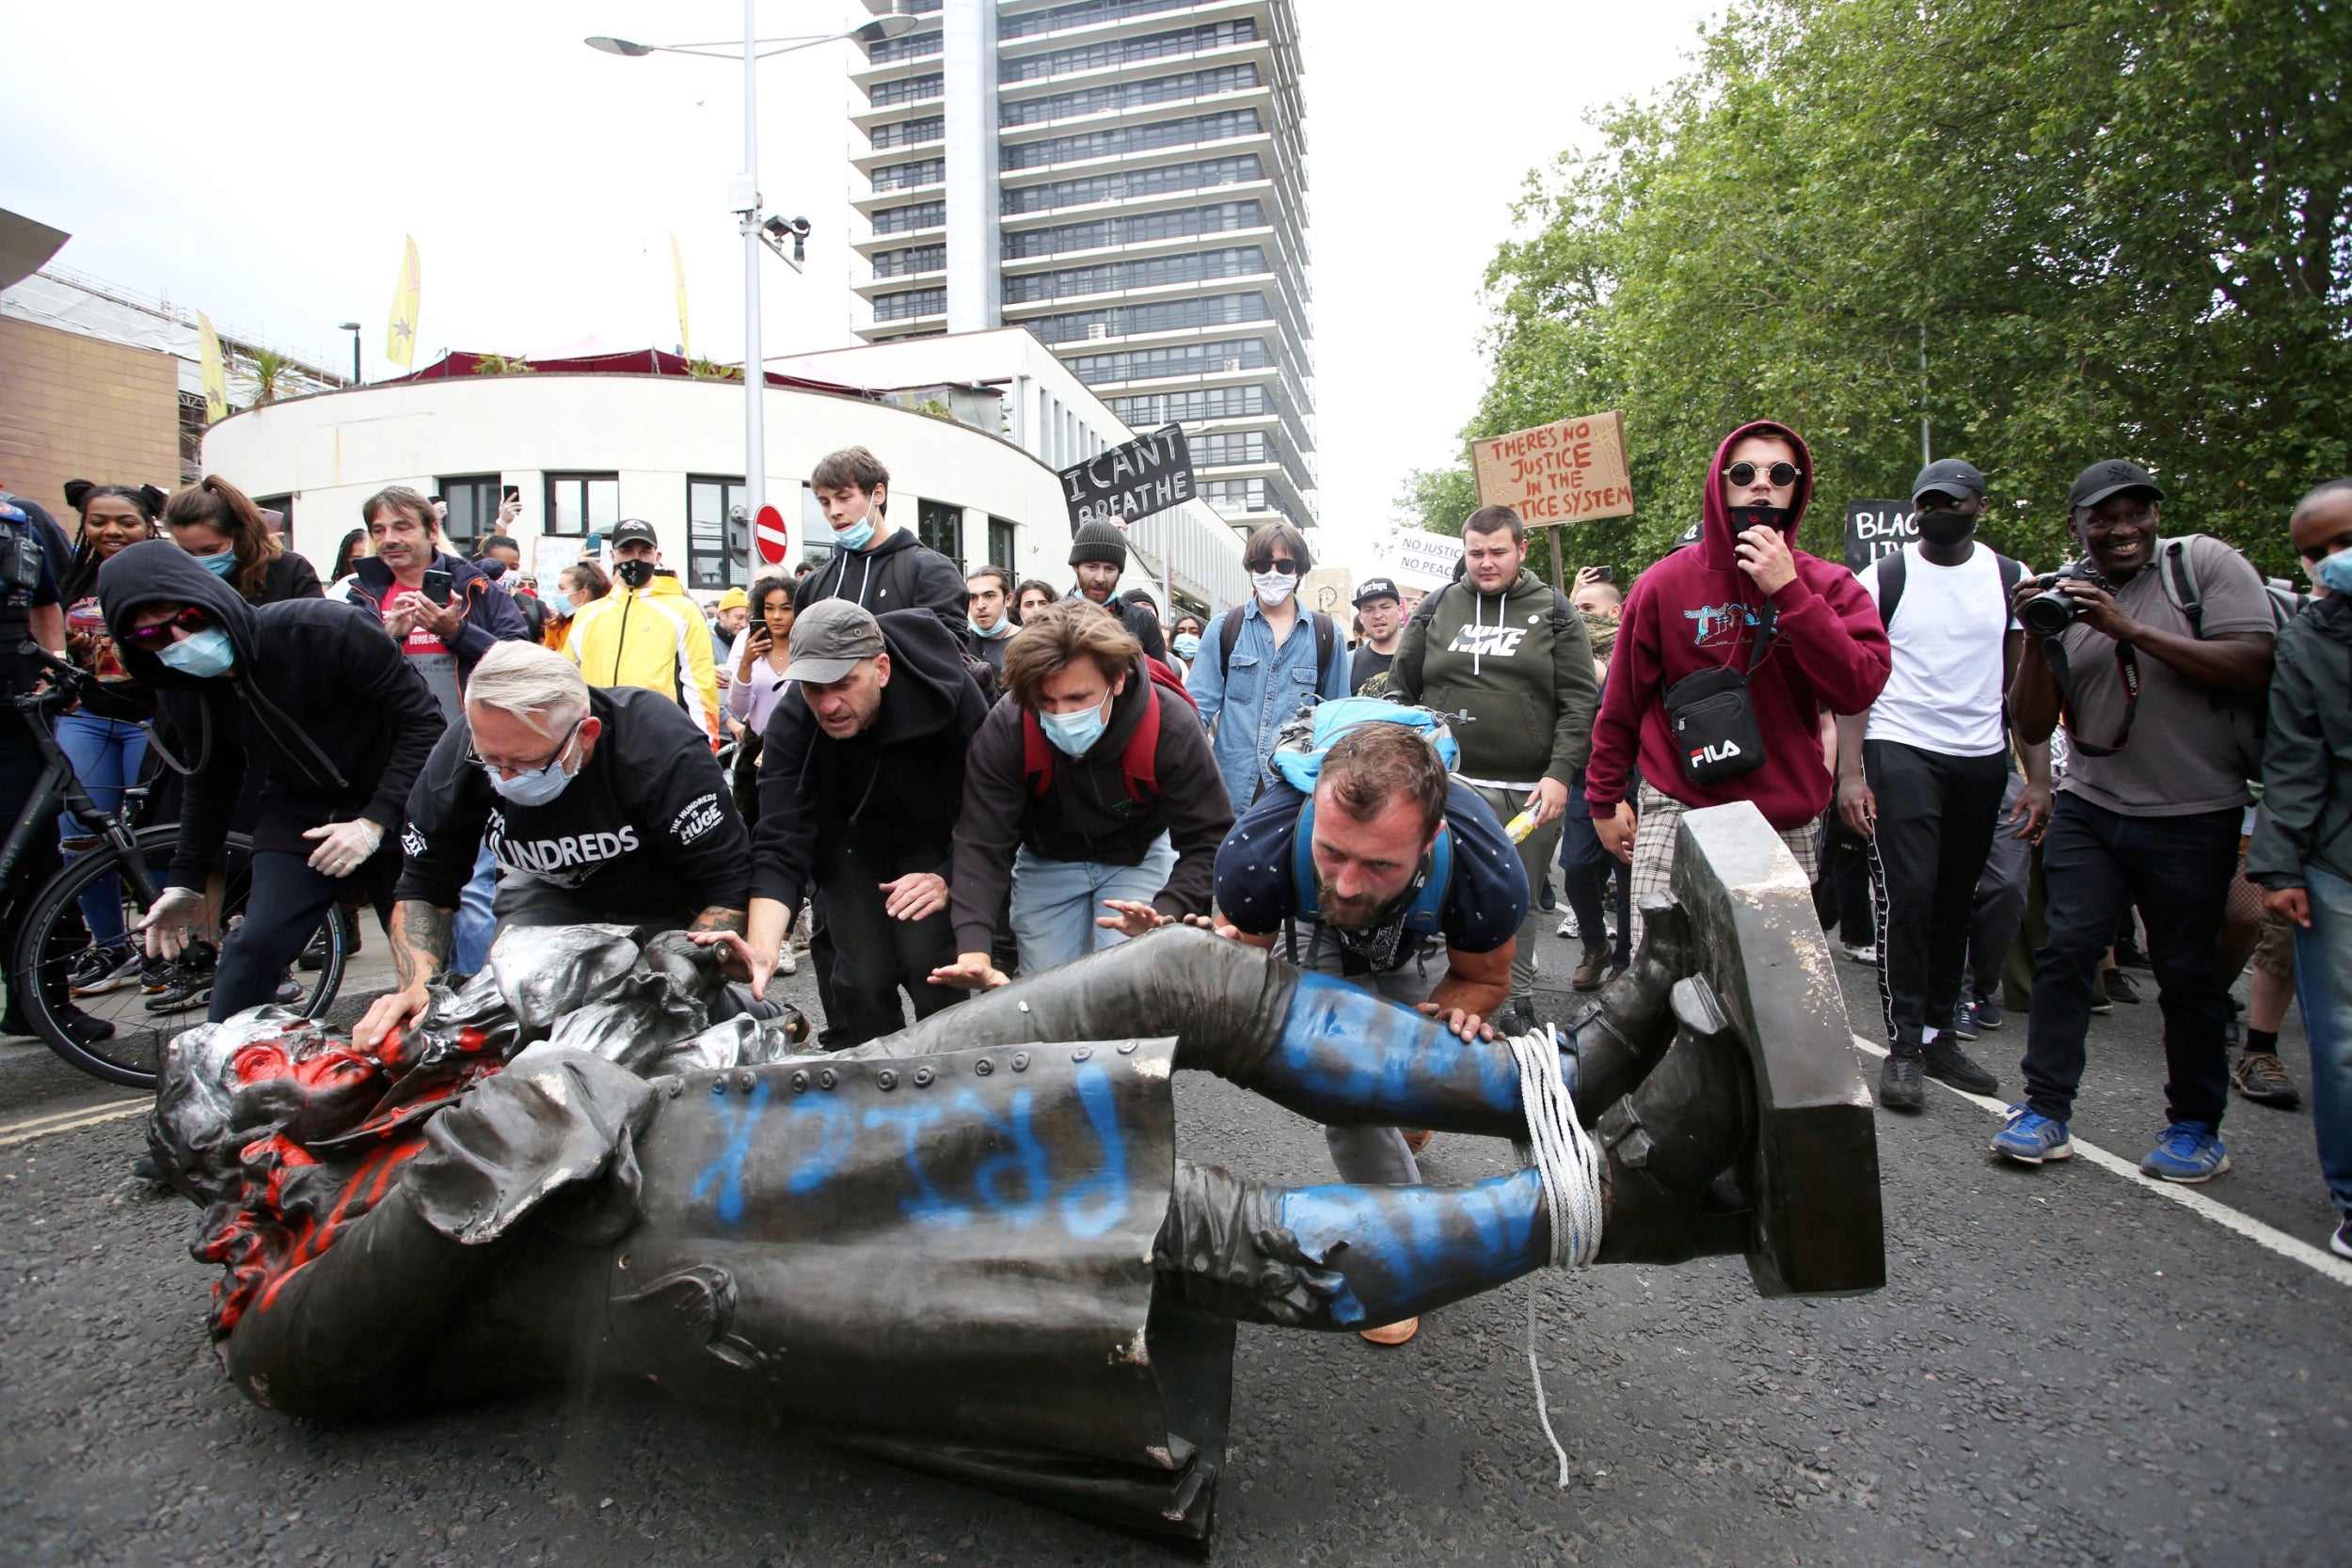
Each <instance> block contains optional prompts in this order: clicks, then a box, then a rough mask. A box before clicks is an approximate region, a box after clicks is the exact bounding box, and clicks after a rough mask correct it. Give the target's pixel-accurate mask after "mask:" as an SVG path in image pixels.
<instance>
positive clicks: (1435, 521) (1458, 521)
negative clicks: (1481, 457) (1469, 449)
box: [1390, 462, 1478, 538]
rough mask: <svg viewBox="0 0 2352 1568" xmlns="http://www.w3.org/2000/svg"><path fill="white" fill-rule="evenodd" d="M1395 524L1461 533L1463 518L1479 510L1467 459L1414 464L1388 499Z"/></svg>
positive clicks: (1476, 490) (1440, 531) (1404, 526)
mask: <svg viewBox="0 0 2352 1568" xmlns="http://www.w3.org/2000/svg"><path fill="white" fill-rule="evenodd" d="M1390 506H1391V509H1392V511H1393V515H1394V518H1395V522H1396V526H1397V527H1399V528H1417V529H1422V530H1424V531H1427V532H1430V533H1451V534H1453V535H1454V536H1455V537H1457V538H1458V537H1460V535H1461V532H1462V519H1463V518H1465V517H1467V516H1469V515H1470V514H1471V513H1473V512H1475V511H1477V510H1478V481H1477V479H1476V478H1475V477H1474V476H1472V474H1471V473H1470V465H1469V464H1468V463H1467V462H1463V463H1456V464H1454V466H1453V467H1446V468H1415V469H1414V470H1412V472H1410V473H1408V474H1406V476H1405V484H1404V487H1403V488H1402V489H1400V490H1398V491H1397V493H1396V499H1395V500H1393V501H1391V502H1390Z"/></svg>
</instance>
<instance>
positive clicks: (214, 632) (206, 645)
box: [155, 626, 237, 680]
mask: <svg viewBox="0 0 2352 1568" xmlns="http://www.w3.org/2000/svg"><path fill="white" fill-rule="evenodd" d="M155 657H157V658H160V659H162V660H163V661H164V667H165V668H166V669H167V670H177V671H179V672H180V673H182V674H183V675H194V676H196V677H197V678H198V679H199V680H210V679H211V678H212V677H213V676H215V675H225V674H227V673H229V671H230V666H232V665H234V664H235V663H236V662H237V650H236V647H235V645H234V644H232V643H231V642H230V641H229V634H228V633H227V632H225V631H223V630H221V629H220V628H219V627H218V626H206V627H205V628H204V629H203V630H202V631H199V632H198V633H197V634H196V635H195V636H193V637H185V638H182V639H181V640H180V641H177V642H174V643H173V644H172V645H171V646H170V647H168V648H164V649H160V650H158V651H157V653H156V655H155Z"/></svg>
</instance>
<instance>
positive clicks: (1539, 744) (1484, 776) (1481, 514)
mask: <svg viewBox="0 0 2352 1568" xmlns="http://www.w3.org/2000/svg"><path fill="white" fill-rule="evenodd" d="M1526 562H1527V525H1526V524H1525V523H1523V522H1521V521H1520V520H1519V515H1518V513H1516V512H1514V511H1512V510H1511V509H1510V508H1509V507H1507V506H1485V507H1481V508H1479V509H1478V510H1477V511H1476V512H1473V513H1471V514H1470V518H1469V520H1468V521H1466V522H1464V523H1463V525H1462V576H1461V578H1460V579H1459V580H1458V581H1455V582H1452V583H1449V584H1447V585H1446V586H1445V587H1443V588H1441V589H1439V590H1438V592H1436V593H1435V594H1430V595H1429V596H1428V597H1427V598H1425V599H1423V600H1422V602H1421V604H1420V606H1419V608H1417V609H1416V610H1414V611H1413V618H1412V620H1411V621H1410V622H1409V623H1407V625H1406V627H1405V637H1404V641H1401V642H1400V643H1398V645H1397V650H1396V665H1395V668H1394V670H1393V672H1392V673H1391V676H1390V681H1391V688H1392V689H1395V690H1397V691H1401V692H1403V693H1404V695H1405V700H1406V702H1410V703H1421V704H1424V705H1427V706H1429V707H1433V708H1437V709H1439V710H1441V711H1443V712H1447V713H1460V714H1466V715H1467V716H1468V720H1467V721H1466V722H1465V721H1457V722H1456V723H1455V724H1454V741H1455V743H1456V744H1458V745H1459V746H1460V747H1461V749H1462V760H1461V777H1462V779H1463V781H1464V782H1465V783H1467V784H1470V787H1471V788H1473V789H1475V790H1477V791H1478V794H1479V796H1480V798H1481V799H1483V800H1485V801H1486V804H1487V805H1488V806H1489V807H1491V808H1493V811H1494V814H1495V816H1497V817H1498V818H1499V819H1500V820H1502V822H1504V823H1506V824H1507V823H1508V822H1509V821H1510V820H1511V819H1512V818H1513V817H1514V816H1518V814H1519V813H1520V812H1522V811H1526V812H1530V813H1532V814H1533V815H1534V818H1535V828H1534V832H1531V833H1529V834H1528V835H1527V836H1526V837H1525V838H1523V839H1521V840H1520V841H1519V861H1520V863H1521V865H1523V866H1524V867H1525V869H1526V872H1527V891H1528V897H1527V918H1526V919H1525V920H1524V921H1522V922H1521V923H1520V926H1519V940H1518V950H1517V951H1516V952H1515V953H1513V955H1512V957H1511V1002H1512V1004H1513V1006H1514V1008H1515V1010H1518V1011H1519V1012H1520V1013H1521V1014H1522V1015H1523V1016H1522V1017H1521V1018H1519V1019H1518V1021H1517V1022H1516V1024H1515V1025H1514V1026H1515V1027H1517V1028H1528V1027H1532V1026H1533V1025H1534V1022H1535V1020H1534V1011H1533V1008H1534V995H1533V990H1534V984H1535V952H1536V946H1537V943H1536V940H1535V939H1536V936H1537V934H1538V931H1539V928H1540V927H1541V926H1542V925H1543V921H1544V913H1543V910H1542V907H1541V906H1542V902H1543V900H1542V897H1541V893H1542V889H1543V885H1544V878H1545V876H1546V875H1547V874H1548V872H1549V868H1550V865H1551V859H1552V856H1553V854H1554V853H1555V852H1556V851H1557V850H1558V849H1559V847H1560V815H1561V813H1562V811H1563V810H1565V808H1566V806H1567V802H1568V785H1569V783H1570V781H1571V780H1573V779H1574V778H1575V777H1576V774H1577V770H1578V769H1580V768H1582V767H1583V766H1584V759H1585V756H1586V754H1587V753H1588V752H1591V750H1592V745H1593V712H1594V709H1595V707H1596V706H1597V696H1596V683H1595V681H1594V679H1593V645H1592V642H1591V641H1590V640H1589V639H1587V638H1586V636H1585V634H1584V621H1583V617H1581V616H1580V615H1578V614H1577V612H1576V610H1575V607H1574V606H1572V605H1570V604H1569V603H1568V601H1567V597H1566V595H1565V594H1561V593H1560V592H1559V591H1558V590H1557V589H1554V588H1551V587H1549V586H1548V585H1547V584H1546V583H1545V582H1544V581H1543V579H1542V578H1538V577H1536V576H1535V574H1534V573H1533V572H1531V571H1529V570H1528V569H1527V564H1526Z"/></svg>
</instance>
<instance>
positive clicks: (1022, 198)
mask: <svg viewBox="0 0 2352 1568" xmlns="http://www.w3.org/2000/svg"><path fill="white" fill-rule="evenodd" d="M878 177H879V176H878ZM1264 178H1265V166H1264V165H1263V164H1261V163H1260V162H1259V161H1258V155H1257V154H1256V153H1255V152H1244V153H1242V154H1240V155H1239V156H1238V157H1232V158H1200V159H1196V160H1194V161H1193V162H1191V163H1188V164H1168V165H1166V166H1162V167H1159V168H1138V169H1129V170H1125V171H1122V172H1120V173H1118V174H1097V175H1094V176H1092V177H1090V178H1089V179H1085V180H1057V181H1054V182H1052V183H1050V184H1044V185H1018V186H1013V187H1010V188H1009V189H1007V190H1006V191H1005V192H1004V193H1003V195H1002V196H1001V197H1000V198H998V206H999V210H1000V211H1002V212H1004V213H1007V214H1017V213H1049V212H1056V211H1058V210H1059V209H1061V208H1064V207H1085V206H1090V205H1092V204H1093V203H1095V202H1098V201H1132V200H1136V199H1137V198H1142V197H1147V196H1159V195H1162V194H1164V193H1167V192H1170V191H1198V190H1206V189H1209V188H1210V187H1212V186H1216V185H1239V184H1244V183H1247V182H1250V181H1253V180H1263V179H1264ZM876 188H877V189H879V188H880V187H876Z"/></svg>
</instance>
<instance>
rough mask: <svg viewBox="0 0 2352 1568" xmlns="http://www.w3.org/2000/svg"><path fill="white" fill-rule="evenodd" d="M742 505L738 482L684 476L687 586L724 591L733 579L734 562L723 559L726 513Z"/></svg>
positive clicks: (707, 477) (693, 475) (740, 489)
mask: <svg viewBox="0 0 2352 1568" xmlns="http://www.w3.org/2000/svg"><path fill="white" fill-rule="evenodd" d="M743 505H744V489H743V482H742V481H741V480H739V479H714V478H711V477H709V476H707V475H700V474H690V475H688V476H687V480H686V586H687V587H689V588H724V587H725V586H726V585H727V584H728V583H730V582H733V581H734V580H735V574H734V572H733V571H732V570H731V569H730V568H731V567H732V566H733V564H734V563H733V562H730V561H728V560H727V514H728V513H729V512H731V511H734V510H735V509H737V508H739V507H741V506H743ZM746 515H748V514H746ZM746 527H747V529H748V524H747V525H746Z"/></svg>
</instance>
